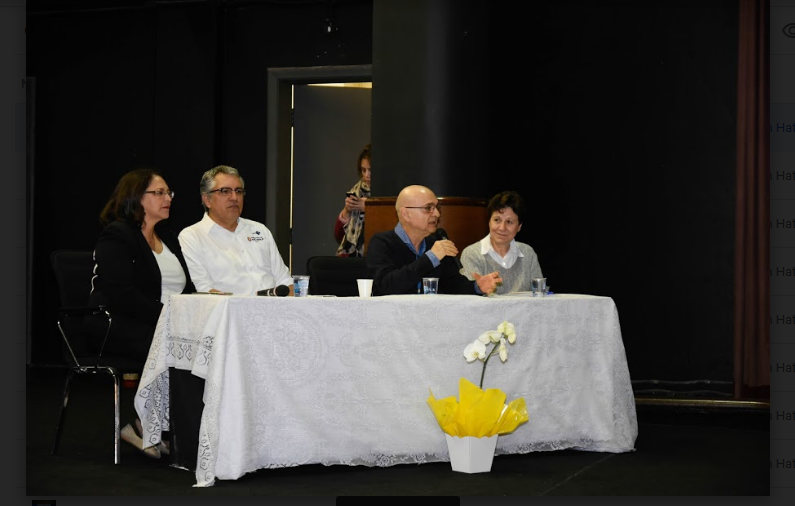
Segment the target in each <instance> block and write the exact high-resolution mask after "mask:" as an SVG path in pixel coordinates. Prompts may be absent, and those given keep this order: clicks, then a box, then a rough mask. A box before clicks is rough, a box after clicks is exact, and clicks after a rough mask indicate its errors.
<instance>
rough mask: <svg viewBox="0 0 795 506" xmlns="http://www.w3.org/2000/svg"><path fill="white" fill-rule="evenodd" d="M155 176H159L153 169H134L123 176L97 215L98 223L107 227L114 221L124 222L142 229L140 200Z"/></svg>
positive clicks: (142, 210)
mask: <svg viewBox="0 0 795 506" xmlns="http://www.w3.org/2000/svg"><path fill="white" fill-rule="evenodd" d="M156 176H160V174H159V173H158V172H156V171H155V170H153V169H135V170H133V171H130V172H128V173H127V174H125V175H123V176H122V177H121V179H119V182H118V183H116V188H114V189H113V193H111V194H110V199H108V202H107V203H106V204H105V207H104V208H103V209H102V212H101V213H99V221H100V222H101V223H102V224H103V225H107V224H108V223H110V222H112V221H114V220H125V221H132V222H134V223H136V224H137V225H138V226H140V227H143V224H144V208H143V206H142V205H141V199H142V198H143V196H144V192H145V191H146V188H147V187H149V183H151V182H152V179H154V178H155V177H156ZM161 177H162V176H161Z"/></svg>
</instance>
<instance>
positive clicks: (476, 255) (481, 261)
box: [461, 241, 544, 295]
mask: <svg viewBox="0 0 795 506" xmlns="http://www.w3.org/2000/svg"><path fill="white" fill-rule="evenodd" d="M516 246H517V247H518V248H519V251H520V252H521V253H522V255H524V256H523V257H522V256H520V257H519V258H517V259H516V263H515V264H513V266H511V268H510V269H506V268H504V267H503V266H502V265H500V264H498V263H497V262H495V261H494V259H493V258H491V256H490V255H489V254H488V253H487V254H485V255H483V254H481V253H480V241H478V242H476V243H474V244H470V245H469V246H467V247H466V248H464V251H463V252H462V253H461V263H462V264H463V266H464V269H463V270H462V271H461V272H462V273H463V274H466V275H467V277H469V278H470V279H474V277H473V276H472V273H473V272H477V273H478V274H487V273H489V272H494V271H497V272H499V273H500V277H501V278H502V286H500V287H497V292H496V293H497V294H499V295H504V294H506V293H510V292H529V291H530V290H531V287H530V280H531V279H532V278H541V277H544V275H543V274H542V273H541V264H539V263H538V256H537V255H536V252H535V251H534V250H533V248H532V247H530V245H529V244H525V243H523V242H519V241H516Z"/></svg>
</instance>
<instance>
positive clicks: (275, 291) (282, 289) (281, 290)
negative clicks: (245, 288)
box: [257, 285, 290, 297]
mask: <svg viewBox="0 0 795 506" xmlns="http://www.w3.org/2000/svg"><path fill="white" fill-rule="evenodd" d="M289 293H290V288H289V287H286V286H284V285H279V286H276V287H273V288H268V289H267V290H259V291H257V295H264V296H265V297H286V296H287V294H289Z"/></svg>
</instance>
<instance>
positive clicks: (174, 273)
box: [152, 241, 187, 304]
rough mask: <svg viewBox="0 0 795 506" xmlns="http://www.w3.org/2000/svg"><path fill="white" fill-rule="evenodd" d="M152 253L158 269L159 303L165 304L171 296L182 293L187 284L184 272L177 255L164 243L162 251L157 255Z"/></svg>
mask: <svg viewBox="0 0 795 506" xmlns="http://www.w3.org/2000/svg"><path fill="white" fill-rule="evenodd" d="M161 242H162V241H161ZM152 253H154V254H155V260H157V266H158V267H160V286H161V288H160V302H162V303H163V304H165V303H166V301H167V300H168V297H169V296H170V295H171V294H174V293H182V290H184V289H185V283H186V282H187V279H186V278H185V271H183V270H182V265H180V263H179V259H177V255H175V254H174V253H172V252H171V250H170V249H168V246H166V243H163V251H161V252H160V253H157V252H156V251H154V250H153V251H152Z"/></svg>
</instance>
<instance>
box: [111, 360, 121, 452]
mask: <svg viewBox="0 0 795 506" xmlns="http://www.w3.org/2000/svg"><path fill="white" fill-rule="evenodd" d="M112 376H113V409H114V416H115V418H114V420H113V428H114V440H113V442H114V459H113V463H114V464H118V463H119V462H121V434H120V431H121V427H120V425H121V419H120V418H121V417H120V416H119V406H120V404H121V399H120V397H119V385H120V383H121V381H120V380H119V375H118V374H112Z"/></svg>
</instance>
